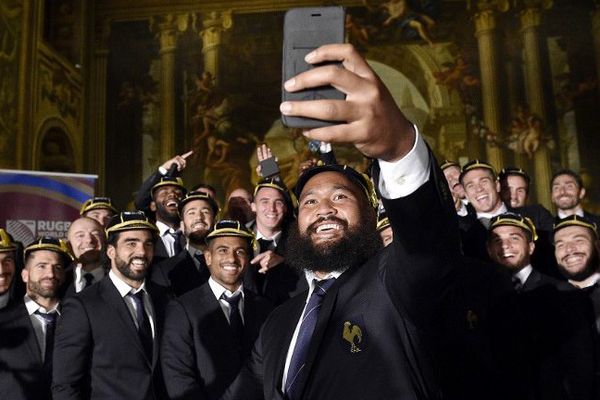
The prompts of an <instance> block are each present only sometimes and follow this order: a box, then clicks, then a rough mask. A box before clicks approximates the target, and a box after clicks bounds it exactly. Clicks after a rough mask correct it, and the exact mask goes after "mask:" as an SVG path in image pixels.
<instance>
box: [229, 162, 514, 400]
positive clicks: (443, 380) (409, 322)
mask: <svg viewBox="0 0 600 400" xmlns="http://www.w3.org/2000/svg"><path fill="white" fill-rule="evenodd" d="M384 205H385V209H386V211H387V213H388V216H389V218H390V221H391V225H392V229H393V230H394V241H393V242H392V244H390V245H389V246H388V247H387V248H385V250H382V251H380V252H379V253H378V254H377V255H376V256H375V257H373V258H372V259H370V260H369V261H367V262H366V263H364V264H363V265H361V266H358V267H355V268H351V269H349V270H347V271H346V272H344V273H343V274H342V275H341V276H340V277H339V278H338V279H337V281H336V282H335V284H334V285H333V286H332V287H331V288H330V289H329V290H328V291H327V294H326V295H325V297H324V300H323V304H322V307H321V311H320V313H319V317H318V321H317V324H316V328H315V332H314V334H313V337H312V340H311V343H310V349H309V352H308V358H307V363H306V365H305V367H304V369H305V370H306V371H307V372H306V374H304V375H303V376H304V379H303V380H301V381H299V382H298V385H300V387H301V388H302V390H303V394H302V399H311V400H315V399H334V398H336V399H337V398H339V399H342V398H343V399H440V398H442V397H443V396H445V397H444V398H456V399H469V398H472V399H482V398H485V399H494V398H503V399H506V398H512V399H515V398H520V396H519V395H518V394H517V396H516V397H515V396H512V397H511V396H509V395H507V393H510V392H512V391H511V390H510V387H511V386H512V384H511V383H510V381H509V382H508V384H506V381H504V380H501V379H497V376H498V373H497V370H498V369H499V368H501V367H503V365H500V364H498V363H496V362H495V360H494V358H493V355H492V354H491V353H492V352H491V348H492V347H493V343H492V340H491V338H492V337H491V336H490V335H489V332H490V330H492V327H493V326H494V325H491V324H488V323H487V322H486V320H487V318H486V316H487V307H486V305H483V304H482V305H481V308H482V309H483V311H481V312H480V313H479V314H476V313H475V312H471V313H469V311H470V310H471V309H472V307H474V306H471V305H470V304H469V303H470V300H468V299H467V300H465V299H464V297H462V296H463V293H464V292H465V291H464V289H463V288H464V286H463V283H461V282H462V280H461V279H460V276H461V273H459V271H458V270H457V268H458V266H460V265H462V261H463V260H462V258H461V256H460V254H459V243H458V239H457V237H458V235H457V221H456V212H455V210H454V206H453V204H452V202H451V196H450V193H449V190H448V187H447V184H446V182H445V180H444V177H443V175H442V174H441V172H440V171H437V170H432V177H431V178H430V181H429V182H427V183H426V184H424V185H423V186H422V187H421V188H419V189H418V190H417V191H416V192H414V193H413V194H411V195H410V196H407V197H405V198H400V199H396V200H384ZM467 275H468V274H467ZM477 282H478V283H482V282H481V281H480V280H477ZM481 287H482V288H483V290H485V288H487V284H486V286H484V285H481ZM453 297H456V298H460V299H461V301H462V302H463V303H464V304H465V306H464V307H465V308H461V310H460V311H458V312H456V313H455V314H453V315H457V317H456V318H454V317H448V318H449V321H446V316H445V313H444V310H445V309H446V308H448V307H453V306H454V304H457V303H456V302H455V303H452V304H450V302H451V301H453ZM305 301H306V294H304V295H301V296H297V297H295V298H292V299H291V300H290V301H288V302H287V303H285V304H283V305H282V306H280V307H279V308H277V309H276V310H275V311H273V313H272V314H271V315H270V316H269V318H268V319H267V321H266V322H265V325H264V326H263V329H262V331H261V335H260V337H259V339H258V340H257V343H256V347H255V349H254V350H253V354H252V359H251V362H250V363H249V364H248V365H247V366H245V367H244V368H243V369H242V372H241V373H240V375H239V376H238V378H236V381H234V383H233V384H232V385H231V386H230V388H229V389H228V391H227V393H226V396H224V397H223V398H225V399H242V398H243V399H255V398H260V397H261V395H264V397H265V398H267V399H283V398H284V395H283V393H282V390H281V386H282V375H283V370H284V366H285V359H286V355H287V353H288V349H289V345H290V340H291V338H292V335H293V332H294V329H295V327H296V324H297V323H298V320H299V318H300V315H301V314H302V310H303V308H304V305H305ZM470 317H472V318H473V319H474V320H475V321H477V320H479V321H481V324H480V325H478V326H479V328H478V329H473V330H472V332H471V333H470V334H469V335H468V336H465V335H461V333H462V332H460V331H459V330H460V329H467V328H464V326H468V322H471V323H472V324H473V325H477V324H475V321H470V320H469V318H470ZM498 325H499V326H500V325H501V324H498ZM358 329H360V331H361V332H362V335H361V336H362V337H361V338H360V340H359V339H358V336H353V335H351V333H352V332H354V333H356V332H358ZM352 338H354V344H355V345H357V346H358V348H359V349H360V351H356V352H352V351H351V348H352V347H351V343H350V341H349V340H351V339H352ZM448 338H454V339H456V338H461V339H462V342H458V341H457V340H452V339H448ZM459 346H460V348H454V347H459ZM472 349H475V351H473V350H472ZM469 351H470V352H472V354H473V357H471V358H470V361H469V362H471V363H473V364H474V365H470V366H469V368H468V372H471V371H474V372H476V373H477V375H474V376H471V377H465V376H463V377H461V382H467V384H466V385H464V386H460V385H459V387H457V388H452V389H450V388H448V387H446V384H447V382H448V381H450V380H451V379H449V378H448V375H449V373H450V371H448V368H454V370H453V371H451V373H452V374H453V375H454V376H458V375H460V374H461V373H462V374H466V373H467V372H465V371H462V370H460V366H461V364H462V361H461V360H462V359H463V358H464V357H463V354H462V353H463V352H469ZM453 352H454V353H453ZM455 353H458V354H459V355H458V356H457V357H455V358H453V357H454V355H453V354H455ZM505 376H510V370H509V371H508V373H506V374H504V375H502V377H505ZM478 379H483V380H484V381H485V382H490V385H487V386H486V385H479V384H478V385H477V388H476V389H474V391H473V390H472V386H473V385H472V382H477V381H478ZM477 389H481V390H485V391H484V392H480V391H477ZM449 393H452V394H455V397H452V396H450V395H448V396H446V394H449ZM517 393H518V392H517Z"/></svg>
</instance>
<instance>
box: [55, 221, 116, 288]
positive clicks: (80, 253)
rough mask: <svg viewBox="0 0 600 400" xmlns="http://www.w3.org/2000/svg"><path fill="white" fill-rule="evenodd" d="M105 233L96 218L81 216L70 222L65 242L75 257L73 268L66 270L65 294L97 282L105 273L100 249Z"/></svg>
mask: <svg viewBox="0 0 600 400" xmlns="http://www.w3.org/2000/svg"><path fill="white" fill-rule="evenodd" d="M105 240H106V234H105V233H104V228H103V227H102V226H101V225H100V224H99V223H98V221H97V220H95V219H92V218H88V217H82V218H78V219H76V220H75V221H73V222H72V223H71V225H70V226H69V230H68V231H67V243H68V245H69V249H70V250H71V254H72V255H73V257H74V258H75V263H74V268H71V269H70V270H67V287H66V288H65V289H66V290H65V296H66V297H68V296H72V295H74V294H75V293H79V292H81V291H82V290H83V289H85V288H87V287H89V286H91V285H92V284H93V283H96V282H99V281H100V280H102V278H104V276H105V275H106V271H105V269H104V265H103V263H102V257H101V256H102V251H103V250H104V242H105Z"/></svg>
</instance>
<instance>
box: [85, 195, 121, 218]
mask: <svg viewBox="0 0 600 400" xmlns="http://www.w3.org/2000/svg"><path fill="white" fill-rule="evenodd" d="M98 209H105V210H110V211H112V212H113V214H116V213H117V212H118V211H117V209H116V208H115V207H114V206H113V204H112V201H111V200H110V198H108V197H92V198H91V199H88V200H86V201H85V202H84V203H83V204H82V205H81V209H80V210H79V215H83V214H85V213H86V212H88V211H92V210H98Z"/></svg>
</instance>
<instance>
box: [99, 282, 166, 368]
mask: <svg viewBox="0 0 600 400" xmlns="http://www.w3.org/2000/svg"><path fill="white" fill-rule="evenodd" d="M99 285H102V286H101V287H100V288H99V289H100V294H101V296H102V298H103V299H104V301H105V302H106V304H108V305H109V306H110V307H111V308H112V309H113V310H114V311H115V315H116V316H117V317H118V318H117V320H119V321H120V322H121V324H122V325H123V328H124V331H125V332H127V334H128V335H129V336H130V337H131V339H132V340H133V342H134V343H135V346H136V348H137V349H138V350H139V351H140V353H142V354H143V355H144V358H146V355H145V354H146V353H145V352H144V348H143V346H142V342H141V341H140V337H139V336H138V332H137V328H136V326H135V323H134V322H133V318H132V316H131V313H130V312H129V309H128V308H127V305H126V304H125V299H124V298H123V297H121V294H120V293H119V291H118V290H117V288H116V287H115V285H114V284H113V283H112V280H111V279H110V278H109V277H105V278H104V279H102V281H100V283H99ZM155 336H156V335H155ZM147 361H148V363H149V364H150V363H151V360H147Z"/></svg>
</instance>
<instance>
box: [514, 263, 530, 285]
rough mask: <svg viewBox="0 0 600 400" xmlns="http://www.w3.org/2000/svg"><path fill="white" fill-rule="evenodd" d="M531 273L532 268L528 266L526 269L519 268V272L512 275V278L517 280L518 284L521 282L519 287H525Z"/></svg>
mask: <svg viewBox="0 0 600 400" xmlns="http://www.w3.org/2000/svg"><path fill="white" fill-rule="evenodd" d="M531 271H533V267H532V266H531V264H529V265H527V266H526V267H523V268H521V270H520V271H519V272H517V273H515V274H513V277H515V278H517V279H518V280H519V282H521V286H523V285H525V282H527V279H528V278H529V275H531Z"/></svg>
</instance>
